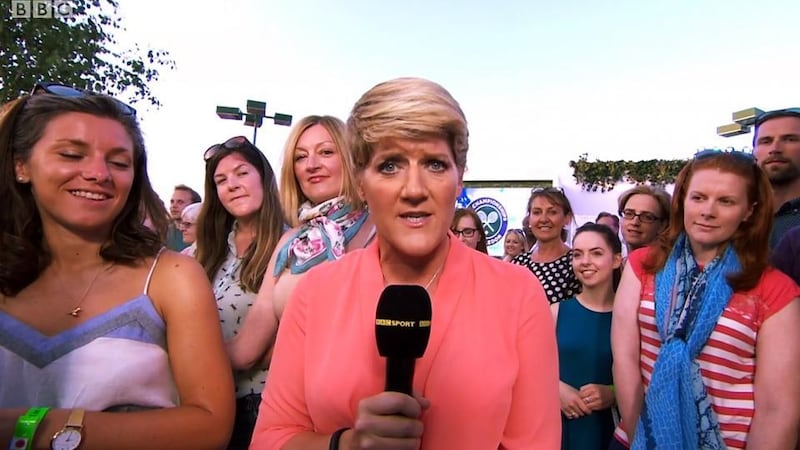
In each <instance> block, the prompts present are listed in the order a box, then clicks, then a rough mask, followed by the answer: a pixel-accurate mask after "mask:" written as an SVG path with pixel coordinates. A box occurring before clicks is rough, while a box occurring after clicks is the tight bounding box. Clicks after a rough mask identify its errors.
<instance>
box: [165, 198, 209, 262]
mask: <svg viewBox="0 0 800 450" xmlns="http://www.w3.org/2000/svg"><path fill="white" fill-rule="evenodd" d="M200 200H201V199H200V194H198V193H197V191H195V190H194V189H192V188H190V187H189V186H187V185H185V184H179V185H177V186H175V191H173V193H172V198H170V200H169V215H170V218H171V219H172V220H170V222H169V228H168V229H167V248H169V249H170V250H175V251H176V252H179V251H181V250H183V249H184V248H186V247H188V246H189V244H188V243H186V242H183V233H182V232H181V227H180V224H181V213H182V212H183V208H186V207H187V206H189V205H191V204H192V203H199V202H200Z"/></svg>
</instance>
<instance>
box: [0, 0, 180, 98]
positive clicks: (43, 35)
mask: <svg viewBox="0 0 800 450" xmlns="http://www.w3.org/2000/svg"><path fill="white" fill-rule="evenodd" d="M72 5H73V16H72V17H69V18H65V19H12V18H11V14H10V9H9V8H5V7H4V8H0V14H2V17H1V18H2V26H0V67H2V68H3V70H2V71H0V103H5V102H7V101H9V100H13V99H15V98H17V97H18V96H19V95H21V94H23V93H25V92H28V91H29V90H30V89H31V88H32V87H33V86H34V85H35V84H36V83H37V82H39V81H59V82H62V83H65V84H71V85H75V86H77V87H80V88H86V89H90V90H92V91H96V92H102V93H105V94H109V95H113V96H115V97H119V98H120V99H121V100H124V101H126V102H129V103H136V102H137V101H140V100H146V101H148V102H149V103H150V104H152V105H153V106H156V107H158V106H161V103H160V102H159V101H158V98H157V97H156V95H155V94H154V93H153V92H152V91H151V90H150V87H149V83H151V82H153V81H155V80H158V78H159V75H160V72H159V70H161V69H164V68H166V69H168V70H169V69H174V68H175V61H173V60H172V59H171V58H170V56H169V53H168V52H166V51H164V50H155V49H146V50H143V49H141V48H140V47H139V46H138V45H135V46H134V48H120V45H119V43H118V42H117V40H116V38H115V36H114V33H115V32H116V31H118V30H124V27H123V26H122V23H121V19H120V17H119V16H118V11H117V1H116V0H72Z"/></svg>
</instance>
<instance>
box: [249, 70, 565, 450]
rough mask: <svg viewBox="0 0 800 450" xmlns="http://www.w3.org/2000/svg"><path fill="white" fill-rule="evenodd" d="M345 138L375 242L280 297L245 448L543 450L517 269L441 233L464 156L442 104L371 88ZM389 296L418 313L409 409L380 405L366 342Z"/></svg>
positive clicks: (539, 378)
mask: <svg viewBox="0 0 800 450" xmlns="http://www.w3.org/2000/svg"><path fill="white" fill-rule="evenodd" d="M348 135H349V138H350V139H351V143H352V152H353V160H354V163H355V173H356V179H357V187H358V192H359V196H360V197H361V198H362V199H364V201H365V202H366V203H367V205H368V207H369V211H370V218H371V220H373V221H374V223H375V226H376V227H377V237H376V239H375V240H374V241H373V242H372V243H371V244H370V245H368V246H367V248H366V249H363V250H359V251H355V252H352V253H351V254H348V255H347V256H345V257H344V258H342V259H340V260H337V261H333V262H330V263H327V264H323V265H321V266H319V267H316V268H314V269H313V270H311V271H309V272H308V273H307V274H306V275H305V277H304V278H303V279H302V280H300V282H299V283H298V284H297V286H296V287H295V289H294V292H293V293H292V299H291V301H290V302H289V304H288V305H287V308H286V311H285V312H284V314H283V317H282V319H281V325H280V327H279V329H278V337H277V340H276V345H275V353H274V355H273V358H272V366H271V370H270V379H269V383H268V384H267V389H266V391H265V392H264V395H263V402H262V405H261V412H260V414H259V423H258V425H257V426H256V431H255V433H254V434H253V442H252V445H251V447H252V448H254V449H261V448H269V449H273V448H282V449H285V450H292V449H303V450H325V449H335V450H336V449H342V450H344V449H348V450H350V449H366V448H372V449H396V448H409V449H412V448H413V449H417V448H419V449H422V450H426V449H435V450H440V449H459V450H473V449H474V450H485V449H497V448H504V449H508V450H522V449H531V448H542V449H552V448H556V447H557V446H558V442H559V418H558V394H557V389H558V376H557V361H556V359H557V357H556V347H555V336H554V333H553V325H552V317H551V316H550V313H549V311H548V310H547V307H546V303H545V300H544V293H543V292H542V289H541V287H540V285H539V284H538V283H537V282H536V280H535V279H533V278H532V277H531V276H530V275H529V274H527V273H526V271H525V270H523V269H521V268H519V267H514V266H512V265H510V264H506V263H503V262H502V261H498V260H497V259H495V258H491V257H489V256H488V255H485V254H482V253H480V252H476V251H473V250H472V249H469V248H467V247H466V246H464V245H462V244H461V243H460V242H458V239H457V238H456V237H455V236H454V235H453V234H452V233H450V226H451V224H452V220H453V215H454V212H455V204H456V198H457V197H458V195H459V193H460V192H461V190H462V186H461V185H462V177H463V173H464V168H465V167H466V157H467V147H468V142H467V124H466V119H465V118H464V114H463V112H462V110H461V108H460V107H459V105H458V103H457V102H456V101H455V99H453V98H452V96H451V95H450V94H449V93H448V92H447V91H446V90H445V89H444V88H443V87H441V86H439V85H438V84H435V83H433V82H430V81H427V80H422V79H417V78H401V79H396V80H392V81H388V82H384V83H381V84H378V85H377V86H375V87H373V88H372V89H370V90H369V91H368V92H367V93H365V94H364V95H363V96H362V97H361V99H359V100H358V102H357V103H356V105H355V106H354V107H353V110H352V112H351V115H350V118H349V120H348ZM398 284H402V285H416V287H415V292H416V293H417V295H416V296H402V297H399V298H397V299H396V300H398V302H397V303H395V304H394V305H397V306H398V307H399V305H401V304H402V305H408V304H409V303H408V302H413V303H411V304H420V301H421V303H422V304H427V305H428V307H430V308H431V309H432V321H431V323H430V330H431V332H432V334H431V335H430V339H429V341H430V342H428V343H427V349H426V350H424V355H423V356H422V358H421V359H419V360H418V361H417V362H416V370H415V374H414V376H413V391H416V395H412V394H413V392H407V393H401V392H393V391H392V389H390V390H389V391H385V377H386V370H385V368H386V362H385V360H384V358H382V357H381V356H380V355H379V352H378V351H376V347H377V345H378V343H379V342H385V341H383V340H380V341H379V340H378V338H377V337H376V325H377V324H379V322H378V321H376V316H377V313H376V309H378V310H380V311H385V310H384V309H383V308H381V306H380V305H385V304H386V303H385V302H384V301H383V300H381V301H379V299H380V298H381V297H384V295H385V294H386V292H387V291H386V287H387V286H391V285H395V286H394V287H395V288H397V286H396V285H398ZM406 287H408V286H406ZM391 291H392V290H391V289H390V290H389V292H391ZM426 291H427V292H426ZM428 296H430V299H428ZM384 298H386V297H384ZM406 300H407V301H408V302H406ZM414 300H419V301H414ZM387 301H388V300H387ZM376 305H379V306H378V307H377V308H376ZM423 307H424V306H423ZM388 322H391V321H388ZM422 322H424V319H421V322H420V324H419V327H415V328H417V329H422V328H424V327H426V325H423V323H422ZM415 324H416V321H415ZM487 366H492V368H493V369H494V370H486V369H487ZM409 381H410V380H409ZM406 390H407V391H411V390H412V389H406ZM476 420H478V421H479V422H480V425H479V426H475V423H476Z"/></svg>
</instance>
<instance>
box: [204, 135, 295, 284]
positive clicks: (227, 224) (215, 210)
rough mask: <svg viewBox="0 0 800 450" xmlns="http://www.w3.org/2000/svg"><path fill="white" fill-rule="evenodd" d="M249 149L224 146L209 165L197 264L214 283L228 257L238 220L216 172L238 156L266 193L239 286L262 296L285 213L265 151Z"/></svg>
mask: <svg viewBox="0 0 800 450" xmlns="http://www.w3.org/2000/svg"><path fill="white" fill-rule="evenodd" d="M245 145H249V146H250V148H249V149H242V148H236V149H228V148H225V147H222V146H220V148H219V150H218V151H217V152H216V153H215V154H214V156H212V157H210V158H209V159H208V161H206V179H205V195H204V198H205V201H204V202H203V207H202V208H201V209H200V216H199V217H198V219H197V253H196V255H195V257H196V258H197V261H199V262H200V264H201V265H202V266H203V268H204V269H205V270H206V275H207V276H208V279H209V280H211V281H213V280H214V277H216V275H217V271H218V270H219V268H220V267H222V263H223V262H224V261H225V257H226V256H227V254H228V234H229V233H230V232H231V230H232V229H233V224H234V222H235V218H234V217H233V215H231V213H229V212H228V210H226V209H225V207H224V206H223V205H222V202H221V201H220V199H219V196H218V195H217V185H216V183H215V182H214V172H215V171H216V170H217V166H218V165H219V162H220V161H221V160H222V159H223V158H225V157H226V156H228V155H230V154H231V153H238V154H240V155H241V156H242V158H244V159H245V160H246V161H247V162H249V163H250V164H251V165H252V166H253V167H255V168H256V170H258V174H259V175H260V176H261V187H262V189H263V191H264V196H263V200H262V201H261V208H259V210H258V219H257V220H256V235H255V237H254V238H253V242H251V243H250V245H249V246H248V247H247V250H245V252H244V256H243V257H242V265H241V269H240V271H241V272H240V273H239V282H240V284H241V286H242V288H243V289H245V290H246V291H249V292H258V290H259V288H260V287H261V282H262V280H263V279H264V273H265V272H266V271H267V265H268V264H269V259H270V258H271V257H272V252H274V251H275V246H276V245H277V244H278V240H279V239H280V237H281V234H282V233H283V227H284V222H283V210H282V209H281V202H280V199H279V198H278V186H277V184H276V183H275V173H274V172H273V171H272V166H271V165H270V164H269V161H267V158H266V157H265V156H264V154H263V153H261V151H260V150H259V149H258V148H257V147H256V146H254V145H253V144H250V142H249V141H248V142H247V143H246V144H245Z"/></svg>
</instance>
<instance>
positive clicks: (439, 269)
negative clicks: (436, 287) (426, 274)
mask: <svg viewBox="0 0 800 450" xmlns="http://www.w3.org/2000/svg"><path fill="white" fill-rule="evenodd" d="M442 267H444V263H442V265H441V266H439V268H438V269H436V272H434V273H433V276H432V277H431V279H430V281H428V284H426V285H425V290H426V291H427V290H428V288H429V287H431V285H432V284H433V280H435V279H436V277H438V276H439V272H441V271H442Z"/></svg>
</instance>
